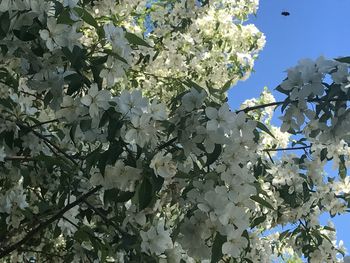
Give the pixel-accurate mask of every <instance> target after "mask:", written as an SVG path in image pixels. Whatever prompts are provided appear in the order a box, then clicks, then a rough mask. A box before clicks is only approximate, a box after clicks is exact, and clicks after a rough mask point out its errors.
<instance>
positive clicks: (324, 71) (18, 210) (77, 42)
mask: <svg viewBox="0 0 350 263" xmlns="http://www.w3.org/2000/svg"><path fill="white" fill-rule="evenodd" d="M257 4H258V1H257V0H236V1H232V0H213V1H208V0H202V1H200V0H197V1H196V0H181V1H180V0H158V1H146V0H132V1H131V0H119V1H114V0H100V1H98V0H94V1H93V0H91V1H90V0H31V1H29V0H2V1H1V3H0V51H1V52H0V56H1V59H0V76H1V79H0V85H1V89H0V189H1V192H0V221H1V224H0V258H2V259H4V260H5V262H22V261H24V262H26V260H29V259H30V258H33V257H35V258H36V259H38V261H40V262H44V261H45V260H46V261H49V262H106V261H107V262H176V263H179V262H271V260H272V259H273V258H274V257H279V256H280V255H284V254H286V253H290V252H291V254H293V253H296V254H299V255H301V254H303V255H304V256H305V257H306V258H308V259H309V261H310V262H342V258H341V254H342V253H344V252H343V251H344V248H343V246H342V244H341V243H337V241H336V238H335V229H334V228H333V226H332V225H327V226H321V225H320V224H319V221H318V218H319V216H320V214H321V213H324V212H327V213H330V214H331V216H335V215H337V214H341V213H345V212H346V211H347V210H348V207H349V201H350V199H349V197H350V181H349V177H348V176H347V170H346V168H347V166H348V164H349V161H350V159H349V153H350V148H349V145H348V144H349V139H350V138H349V132H348V130H349V129H348V127H349V125H350V121H349V120H350V118H349V109H348V104H347V101H348V99H349V87H350V77H349V65H350V59H349V58H341V59H337V60H327V59H324V58H322V57H321V58H319V59H318V60H316V61H311V60H302V61H300V63H299V65H297V66H296V67H294V68H291V69H290V70H288V76H287V78H286V79H285V80H284V81H283V82H282V83H281V85H279V86H278V87H277V91H279V92H282V93H283V94H285V96H286V98H285V100H284V101H277V102H276V101H275V100H274V98H273V96H272V95H271V93H270V92H269V91H268V90H264V91H263V92H262V94H261V97H260V98H258V99H253V100H249V101H246V102H244V103H243V104H242V106H241V108H240V109H238V110H230V109H229V106H228V105H227V103H226V101H227V96H226V91H227V90H228V88H229V87H231V86H232V85H234V84H235V83H236V82H237V81H238V80H242V79H245V78H247V77H248V76H249V73H250V71H251V69H252V67H253V63H254V59H255V58H256V56H257V54H258V52H259V50H261V48H262V47H263V45H264V42H265V40H264V36H263V34H262V33H260V32H259V31H258V30H257V29H256V28H255V27H254V26H253V25H249V24H243V21H245V20H246V18H247V16H248V15H249V14H250V13H255V12H256V9H257ZM276 107H280V109H281V111H282V113H283V114H282V115H281V120H282V126H281V127H280V128H279V127H275V126H273V125H271V123H270V122H271V118H272V115H273V112H274V109H275V108H276ZM277 152H278V153H280V154H276V153H277ZM328 162H330V163H332V164H333V167H334V168H335V169H336V170H337V171H338V172H336V173H335V174H332V175H327V176H326V175H325V173H324V166H325V165H326V164H327V163H328ZM278 226H285V228H284V229H283V231H274V229H276V227H278ZM279 229H280V228H279ZM267 230H269V231H267Z"/></svg>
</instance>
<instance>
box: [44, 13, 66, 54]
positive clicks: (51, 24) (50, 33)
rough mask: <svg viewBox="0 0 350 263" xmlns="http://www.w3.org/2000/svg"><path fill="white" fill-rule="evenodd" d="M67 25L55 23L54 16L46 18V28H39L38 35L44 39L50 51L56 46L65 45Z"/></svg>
mask: <svg viewBox="0 0 350 263" xmlns="http://www.w3.org/2000/svg"><path fill="white" fill-rule="evenodd" d="M68 29H69V27H68V26H67V25H64V24H57V22H56V19H55V18H54V17H49V18H48V19H47V29H43V30H40V32H39V33H40V37H41V38H42V39H43V40H45V41H46V46H47V48H48V49H49V50H50V51H52V50H54V49H55V48H56V47H57V46H61V47H64V46H66V44H67V43H66V38H65V36H64V34H65V33H67V31H68Z"/></svg>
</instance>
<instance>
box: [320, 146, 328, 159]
mask: <svg viewBox="0 0 350 263" xmlns="http://www.w3.org/2000/svg"><path fill="white" fill-rule="evenodd" d="M327 153H328V152H327V148H323V149H322V150H321V154H320V157H321V161H323V160H324V159H326V158H327Z"/></svg>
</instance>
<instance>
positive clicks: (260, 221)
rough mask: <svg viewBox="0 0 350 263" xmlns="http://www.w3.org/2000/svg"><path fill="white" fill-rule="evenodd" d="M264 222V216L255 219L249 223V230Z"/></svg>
mask: <svg viewBox="0 0 350 263" xmlns="http://www.w3.org/2000/svg"><path fill="white" fill-rule="evenodd" d="M265 220H266V215H262V216H259V217H256V218H255V219H254V220H253V222H252V223H251V225H250V227H251V228H254V227H256V226H257V225H259V224H261V223H263V222H265Z"/></svg>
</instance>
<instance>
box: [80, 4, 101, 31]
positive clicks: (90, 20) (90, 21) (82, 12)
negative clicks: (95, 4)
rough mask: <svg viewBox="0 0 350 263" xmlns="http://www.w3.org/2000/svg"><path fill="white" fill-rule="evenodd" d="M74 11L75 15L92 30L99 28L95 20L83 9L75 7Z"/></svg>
mask: <svg viewBox="0 0 350 263" xmlns="http://www.w3.org/2000/svg"><path fill="white" fill-rule="evenodd" d="M74 11H75V12H77V14H78V15H79V16H80V17H81V19H83V21H84V22H85V23H87V24H89V25H91V26H93V27H94V28H98V27H99V26H98V24H97V21H96V20H95V18H94V17H93V16H92V15H91V14H90V13H89V12H88V11H86V10H85V9H82V8H80V7H75V8H74Z"/></svg>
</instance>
